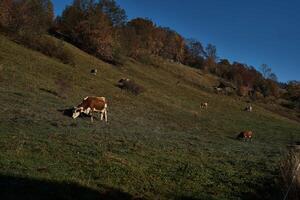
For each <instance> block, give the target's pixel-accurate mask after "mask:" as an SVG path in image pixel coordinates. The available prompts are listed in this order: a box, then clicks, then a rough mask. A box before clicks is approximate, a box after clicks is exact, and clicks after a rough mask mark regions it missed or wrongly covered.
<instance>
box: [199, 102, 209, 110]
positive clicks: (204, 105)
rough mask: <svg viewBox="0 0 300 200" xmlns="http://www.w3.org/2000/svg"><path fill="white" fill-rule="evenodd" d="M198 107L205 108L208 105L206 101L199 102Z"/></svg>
mask: <svg viewBox="0 0 300 200" xmlns="http://www.w3.org/2000/svg"><path fill="white" fill-rule="evenodd" d="M200 107H201V108H205V109H206V108H207V107H208V103H207V102H204V103H201V104H200Z"/></svg>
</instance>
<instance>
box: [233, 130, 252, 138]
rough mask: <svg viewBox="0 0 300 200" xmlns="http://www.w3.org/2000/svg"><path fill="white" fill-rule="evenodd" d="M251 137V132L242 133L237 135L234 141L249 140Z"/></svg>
mask: <svg viewBox="0 0 300 200" xmlns="http://www.w3.org/2000/svg"><path fill="white" fill-rule="evenodd" d="M252 137H253V132H252V131H242V132H240V133H239V134H238V136H237V137H236V139H246V140H247V139H248V140H251V139H252Z"/></svg>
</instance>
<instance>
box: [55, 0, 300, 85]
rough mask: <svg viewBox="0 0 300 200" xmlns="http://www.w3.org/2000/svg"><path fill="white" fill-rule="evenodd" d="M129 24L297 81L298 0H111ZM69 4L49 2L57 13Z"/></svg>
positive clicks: (299, 66)
mask: <svg viewBox="0 0 300 200" xmlns="http://www.w3.org/2000/svg"><path fill="white" fill-rule="evenodd" d="M116 1H117V3H118V4H119V5H120V6H121V7H122V8H124V9H125V10H126V13H127V15H128V18H129V19H132V18H135V17H148V18H150V19H151V20H153V21H154V22H155V23H156V24H157V25H160V26H168V27H170V28H172V29H174V30H176V31H177V32H179V33H180V34H181V35H183V36H184V37H186V38H195V39H198V40H199V41H201V42H202V43H203V44H204V45H206V44H207V43H212V44H215V45H216V46H217V50H218V55H219V57H221V58H228V59H229V60H230V61H239V62H242V63H247V64H249V65H253V66H254V67H256V68H259V67H260V65H261V64H263V63H266V64H268V65H269V66H270V67H271V68H272V69H273V71H274V72H275V73H276V75H277V76H278V77H279V80H280V81H288V80H300V1H298V0H209V1H208V0H185V1H182V0H116ZM71 2H72V0H53V3H54V6H55V12H56V14H58V15H59V14H60V13H61V11H62V10H63V9H64V7H65V5H67V4H70V3H71Z"/></svg>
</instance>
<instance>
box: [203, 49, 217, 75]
mask: <svg viewBox="0 0 300 200" xmlns="http://www.w3.org/2000/svg"><path fill="white" fill-rule="evenodd" d="M205 51H206V65H207V67H208V68H209V70H210V71H211V72H213V73H214V72H215V67H216V62H217V58H218V57H217V48H216V46H215V45H212V44H208V45H207V47H206V48H205Z"/></svg>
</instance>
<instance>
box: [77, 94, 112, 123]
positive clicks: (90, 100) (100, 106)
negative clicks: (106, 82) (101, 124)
mask: <svg viewBox="0 0 300 200" xmlns="http://www.w3.org/2000/svg"><path fill="white" fill-rule="evenodd" d="M94 112H97V113H100V114H101V121H102V120H103V118H104V119H105V122H107V101H106V99H105V97H92V96H91V97H85V98H84V99H83V100H82V102H81V103H80V104H79V105H78V106H76V107H74V110H73V114H72V117H73V119H75V118H77V117H78V116H79V115H80V113H85V114H87V115H90V116H91V122H93V113H94Z"/></svg>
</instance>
